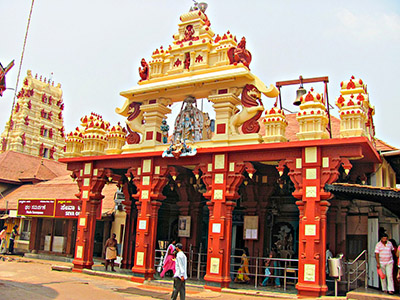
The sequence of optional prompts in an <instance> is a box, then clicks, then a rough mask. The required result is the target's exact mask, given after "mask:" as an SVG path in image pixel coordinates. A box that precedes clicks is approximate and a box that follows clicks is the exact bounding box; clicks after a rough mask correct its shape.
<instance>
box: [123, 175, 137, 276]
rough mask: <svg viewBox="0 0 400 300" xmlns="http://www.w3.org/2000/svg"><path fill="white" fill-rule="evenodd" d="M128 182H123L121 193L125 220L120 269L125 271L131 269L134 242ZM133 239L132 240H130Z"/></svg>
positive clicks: (133, 219) (133, 225) (129, 176)
mask: <svg viewBox="0 0 400 300" xmlns="http://www.w3.org/2000/svg"><path fill="white" fill-rule="evenodd" d="M126 175H127V177H128V178H131V175H130V174H129V172H128V174H126ZM130 184H131V183H130V182H125V183H124V184H123V185H122V192H123V193H124V196H125V200H124V201H123V203H122V204H123V205H124V208H125V213H126V219H125V235H124V249H123V251H122V262H121V267H122V268H123V269H127V268H130V267H132V251H133V242H134V231H133V229H134V227H135V224H134V221H135V218H133V212H132V205H133V203H132V200H131V193H130V192H129V189H130V186H129V185H130ZM132 237H133V238H132Z"/></svg>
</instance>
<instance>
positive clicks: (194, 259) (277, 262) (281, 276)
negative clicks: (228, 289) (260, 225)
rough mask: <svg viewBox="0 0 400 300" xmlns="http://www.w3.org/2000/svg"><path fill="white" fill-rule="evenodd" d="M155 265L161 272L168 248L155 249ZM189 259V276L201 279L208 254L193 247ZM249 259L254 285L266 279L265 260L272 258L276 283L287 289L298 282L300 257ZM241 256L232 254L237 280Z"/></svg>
mask: <svg viewBox="0 0 400 300" xmlns="http://www.w3.org/2000/svg"><path fill="white" fill-rule="evenodd" d="M155 251H156V255H155V261H154V267H155V269H156V270H157V272H161V270H162V263H163V260H164V255H165V254H166V253H167V251H166V250H155ZM185 254H186V257H187V259H188V270H187V273H188V277H189V278H191V279H197V280H201V279H203V278H204V276H205V275H206V268H207V254H206V253H202V252H201V248H200V249H199V252H198V253H196V252H194V251H193V249H190V250H189V251H188V252H185ZM248 260H249V266H248V267H249V273H248V274H246V275H248V276H250V277H251V281H253V280H254V287H255V288H257V287H258V286H259V285H260V284H259V281H262V280H264V279H265V277H266V276H265V266H264V262H265V261H266V260H270V265H269V267H268V268H269V270H270V272H271V275H269V276H268V277H269V278H271V279H272V280H274V281H275V284H276V285H279V286H283V289H284V290H285V291H286V289H287V285H288V283H292V284H294V285H295V284H296V283H297V281H298V262H299V260H298V259H290V258H288V259H285V258H269V257H251V256H249V257H248ZM240 262H241V256H235V255H231V272H230V274H231V278H232V282H235V278H236V277H237V275H238V274H239V273H238V269H239V268H240V267H241V263H240Z"/></svg>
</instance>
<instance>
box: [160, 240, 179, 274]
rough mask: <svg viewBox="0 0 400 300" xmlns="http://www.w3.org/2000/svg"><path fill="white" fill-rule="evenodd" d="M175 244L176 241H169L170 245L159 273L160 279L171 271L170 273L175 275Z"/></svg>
mask: <svg viewBox="0 0 400 300" xmlns="http://www.w3.org/2000/svg"><path fill="white" fill-rule="evenodd" d="M175 244H176V240H175V239H173V240H171V243H170V244H169V245H168V248H167V252H166V253H165V256H164V261H163V270H162V272H161V273H160V276H161V278H163V277H164V276H165V273H166V272H168V271H169V270H172V272H174V273H175V253H174V252H175Z"/></svg>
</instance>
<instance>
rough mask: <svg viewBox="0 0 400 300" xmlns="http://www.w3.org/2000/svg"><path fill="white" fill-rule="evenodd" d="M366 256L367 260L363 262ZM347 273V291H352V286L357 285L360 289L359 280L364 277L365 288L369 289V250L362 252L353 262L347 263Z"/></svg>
mask: <svg viewBox="0 0 400 300" xmlns="http://www.w3.org/2000/svg"><path fill="white" fill-rule="evenodd" d="M363 255H364V258H365V260H361V257H362V256H363ZM345 264H346V273H347V291H350V288H351V285H352V284H353V283H356V287H355V288H357V287H358V280H359V279H360V278H361V277H362V276H364V281H365V282H364V285H365V288H367V287H368V253H367V250H364V251H362V252H361V253H360V254H359V255H358V256H357V257H356V258H355V259H354V260H353V261H351V262H350V261H347V262H345Z"/></svg>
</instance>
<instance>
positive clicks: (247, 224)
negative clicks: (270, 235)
mask: <svg viewBox="0 0 400 300" xmlns="http://www.w3.org/2000/svg"><path fill="white" fill-rule="evenodd" d="M243 231H244V232H243V237H244V239H245V240H257V239H258V216H244V226H243Z"/></svg>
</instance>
